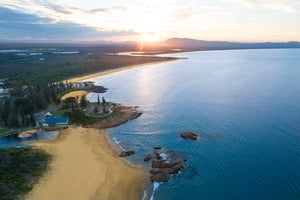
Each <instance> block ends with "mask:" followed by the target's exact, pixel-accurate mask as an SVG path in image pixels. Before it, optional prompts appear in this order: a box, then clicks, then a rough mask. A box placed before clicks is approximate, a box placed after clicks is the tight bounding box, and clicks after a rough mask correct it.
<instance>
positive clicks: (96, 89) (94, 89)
mask: <svg viewBox="0 0 300 200" xmlns="http://www.w3.org/2000/svg"><path fill="white" fill-rule="evenodd" d="M106 91H107V88H105V87H103V86H97V85H93V86H92V87H91V88H89V89H88V90H87V92H94V93H105V92H106Z"/></svg>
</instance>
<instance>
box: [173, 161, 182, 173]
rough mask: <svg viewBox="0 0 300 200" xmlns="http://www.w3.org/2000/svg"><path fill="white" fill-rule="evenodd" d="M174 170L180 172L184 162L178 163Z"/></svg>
mask: <svg viewBox="0 0 300 200" xmlns="http://www.w3.org/2000/svg"><path fill="white" fill-rule="evenodd" d="M172 168H173V169H175V170H177V171H179V170H180V169H181V168H183V163H182V161H179V162H178V163H176V165H174V166H173V167H172Z"/></svg>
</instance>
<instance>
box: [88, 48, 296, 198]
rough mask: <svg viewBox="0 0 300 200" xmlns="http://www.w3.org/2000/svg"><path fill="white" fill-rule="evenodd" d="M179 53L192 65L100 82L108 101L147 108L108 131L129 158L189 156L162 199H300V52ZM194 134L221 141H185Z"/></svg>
mask: <svg viewBox="0 0 300 200" xmlns="http://www.w3.org/2000/svg"><path fill="white" fill-rule="evenodd" d="M177 56H183V57H188V59H184V60H179V61H175V62H169V63H164V64H156V65H151V66H147V67H143V68H139V69H134V70H130V71H126V72H120V73H116V74H111V75H107V76H104V77H100V78H96V79H94V80H96V82H97V83H98V84H100V85H104V86H105V87H108V88H109V91H108V92H107V93H106V94H105V98H106V99H107V100H111V101H114V102H121V103H123V104H125V105H139V106H140V109H141V110H142V111H143V115H142V116H141V117H140V118H138V119H136V120H133V121H130V122H129V123H126V124H124V125H122V126H119V127H116V128H111V129H109V130H108V131H107V132H108V134H109V135H110V136H111V137H112V138H114V139H117V141H119V142H120V145H121V146H122V147H123V148H125V149H128V150H129V149H133V150H136V151H137V152H136V154H134V155H133V156H132V157H129V158H128V159H130V160H131V161H132V162H133V163H135V164H143V165H145V164H144V162H143V158H144V156H145V155H146V154H147V153H148V152H150V151H152V148H153V146H157V145H158V146H162V147H163V148H164V150H165V151H176V152H177V153H178V154H183V155H186V156H187V157H188V161H187V162H186V163H185V169H184V170H183V171H182V172H181V174H180V175H174V176H173V177H172V179H171V180H170V181H169V182H166V183H163V184H161V185H160V186H159V188H158V189H157V190H156V191H155V193H154V199H156V200H179V199H180V200H181V199H201V200H202V199H203V200H220V199H222V200H234V199H239V200H240V199H243V200H257V199H266V200H275V199H280V200H281V199H282V200H284V199H289V200H292V199H295V200H296V199H300V49H268V50H232V51H207V52H191V53H183V54H178V55H177ZM90 98H91V99H94V100H95V101H96V96H93V95H90ZM188 130H193V131H196V132H198V133H200V134H203V135H205V134H210V133H217V134H221V135H222V136H223V137H222V138H217V139H218V140H211V139H206V140H200V141H196V142H195V141H186V140H182V139H181V138H180V137H179V134H180V133H181V132H183V131H188ZM145 167H146V168H147V167H149V164H146V166H145ZM148 185H150V183H148ZM151 187H152V184H151ZM150 190H151V189H150ZM151 192H152V191H148V195H147V198H150V196H151V194H150V193H151Z"/></svg>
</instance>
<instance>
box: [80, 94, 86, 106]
mask: <svg viewBox="0 0 300 200" xmlns="http://www.w3.org/2000/svg"><path fill="white" fill-rule="evenodd" d="M86 106H87V101H86V95H82V97H81V99H80V107H81V108H86Z"/></svg>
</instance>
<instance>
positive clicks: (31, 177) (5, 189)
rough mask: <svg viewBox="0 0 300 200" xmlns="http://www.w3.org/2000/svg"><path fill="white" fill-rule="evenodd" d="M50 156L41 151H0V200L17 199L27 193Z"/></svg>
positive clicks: (21, 149) (19, 149) (45, 166)
mask: <svg viewBox="0 0 300 200" xmlns="http://www.w3.org/2000/svg"><path fill="white" fill-rule="evenodd" d="M50 159H51V156H50V155H49V154H47V153H45V152H44V151H43V150H40V149H35V148H30V147H21V148H9V149H0V199H1V200H11V199H18V198H19V197H20V196H22V195H24V194H26V193H28V192H29V191H30V190H31V189H32V188H33V185H34V183H35V182H36V181H37V180H38V178H39V177H40V175H41V174H42V172H44V171H45V170H46V169H47V166H48V163H49V161H50Z"/></svg>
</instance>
